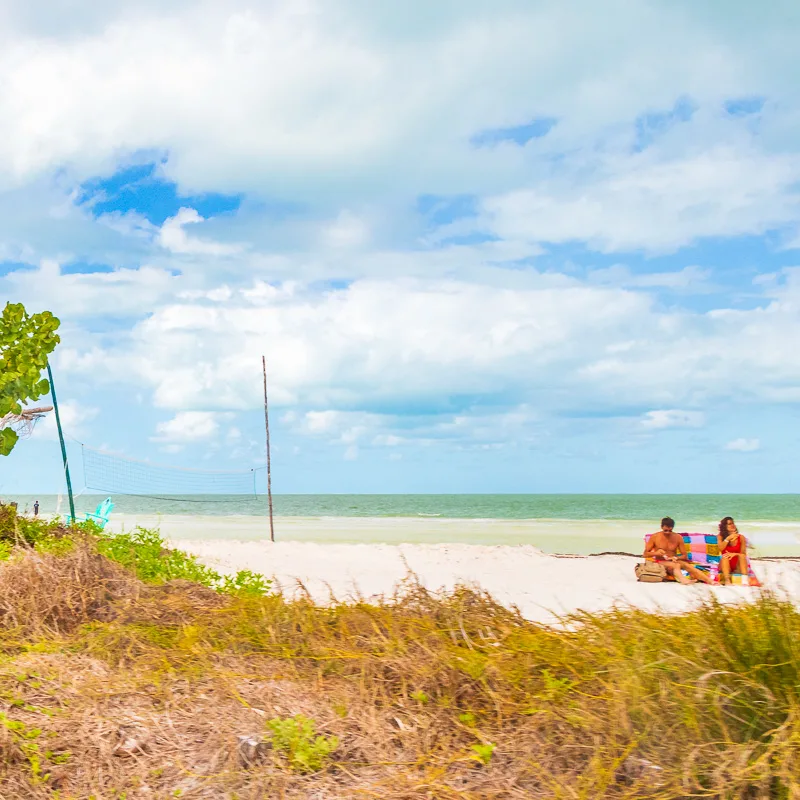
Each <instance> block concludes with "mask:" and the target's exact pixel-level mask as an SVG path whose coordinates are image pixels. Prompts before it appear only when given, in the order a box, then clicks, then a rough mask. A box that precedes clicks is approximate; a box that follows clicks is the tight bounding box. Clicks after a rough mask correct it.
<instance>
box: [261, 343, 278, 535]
mask: <svg viewBox="0 0 800 800" xmlns="http://www.w3.org/2000/svg"><path fill="white" fill-rule="evenodd" d="M261 367H262V369H263V370H264V424H265V425H266V428H267V503H268V504H269V540H270V541H271V542H274V541H275V526H274V524H273V521H272V466H271V464H270V457H269V404H268V403H267V359H266V357H265V356H261Z"/></svg>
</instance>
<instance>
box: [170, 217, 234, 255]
mask: <svg viewBox="0 0 800 800" xmlns="http://www.w3.org/2000/svg"><path fill="white" fill-rule="evenodd" d="M199 222H203V217H201V216H200V215H199V214H198V213H197V211H195V209H193V208H182V209H180V210H179V211H178V213H177V214H176V215H175V216H174V217H170V218H169V219H167V220H166V221H165V222H164V224H163V225H162V226H161V230H160V231H159V234H158V242H159V244H160V245H161V246H162V247H165V248H166V249H167V250H169V251H170V252H172V253H176V254H178V255H202V256H233V255H236V254H237V253H240V252H241V251H242V249H243V248H242V247H241V245H230V244H222V243H220V242H212V241H208V240H206V239H197V238H194V237H191V236H189V235H188V234H187V233H186V231H185V230H184V228H185V226H186V225H196V224H197V223H199Z"/></svg>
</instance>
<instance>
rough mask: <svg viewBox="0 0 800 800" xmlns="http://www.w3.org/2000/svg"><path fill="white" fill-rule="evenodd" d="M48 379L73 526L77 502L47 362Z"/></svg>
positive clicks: (50, 372)
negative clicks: (74, 496) (73, 495)
mask: <svg viewBox="0 0 800 800" xmlns="http://www.w3.org/2000/svg"><path fill="white" fill-rule="evenodd" d="M47 379H48V380H49V381H50V395H51V396H52V398H53V408H54V409H55V412H56V426H57V427H58V440H59V441H60V442H61V458H62V459H63V460H64V474H65V475H66V476H67V494H69V513H70V515H71V519H72V524H73V525H74V524H75V500H74V499H73V497H72V481H71V480H70V477H69V462H68V461H67V447H66V445H65V444H64V431H62V430H61V416H60V415H59V413H58V400H57V399H56V386H55V384H54V383H53V370H51V369H50V362H49V361H48V362H47Z"/></svg>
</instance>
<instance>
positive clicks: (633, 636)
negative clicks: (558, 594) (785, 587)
mask: <svg viewBox="0 0 800 800" xmlns="http://www.w3.org/2000/svg"><path fill="white" fill-rule="evenodd" d="M37 525H38V526H39V527H36V526H37ZM30 526H32V527H30ZM110 539H111V537H106V536H105V535H104V534H102V533H101V532H99V531H98V530H96V529H93V528H91V527H90V526H85V527H83V528H80V529H78V530H77V531H67V530H65V529H63V528H60V527H59V526H58V525H57V524H55V525H52V526H49V527H48V526H47V525H44V524H39V523H30V522H28V521H25V522H23V523H21V522H20V521H19V520H14V519H12V518H11V517H10V516H8V515H7V516H5V517H4V516H2V514H0V542H4V543H5V544H4V547H5V549H4V550H3V552H2V555H3V556H4V558H5V560H4V563H3V564H2V565H0V698H2V706H0V709H2V710H0V749H1V750H2V762H0V796H2V797H26V798H45V797H59V798H88V797H95V798H98V799H99V798H126V799H127V798H134V797H184V798H222V797H226V798H242V799H243V798H260V797H263V798H267V797H269V798H276V797H282V798H320V800H321V799H322V798H359V797H364V798H389V799H390V800H400V799H401V798H409V800H410V799H411V798H476V800H477V798H520V799H521V798H564V799H565V800H566V799H567V798H570V800H572V799H573V798H574V799H575V800H577V799H578V798H585V799H586V800H591V799H592V798H630V799H632V798H644V797H659V798H686V797H708V798H787V799H789V798H792V799H793V798H798V797H800V788H798V776H800V700H799V698H798V694H800V652H799V651H800V614H798V612H797V610H796V609H795V608H794V607H793V606H792V605H791V604H790V603H788V602H784V601H783V600H781V599H780V598H778V597H775V596H772V595H769V594H764V595H762V597H761V598H760V599H759V600H758V601H757V602H754V603H752V604H743V605H733V606H722V605H719V604H715V603H714V602H713V601H712V602H710V603H709V604H707V605H706V606H705V607H703V608H702V609H700V610H698V611H694V612H692V613H688V614H684V615H681V616H669V615H660V614H653V613H647V612H644V611H636V610H616V611H611V612H606V613H602V614H576V615H573V616H571V617H567V618H564V619H562V620H561V623H560V624H559V625H557V626H544V625H540V624H536V623H532V622H529V621H526V620H525V619H523V618H522V617H521V616H520V615H519V614H517V613H516V612H514V611H513V610H509V609H506V608H504V607H502V606H501V605H499V604H497V603H496V602H494V600H493V599H492V598H491V597H489V596H487V595H485V594H482V593H481V592H479V591H476V590H474V589H470V588H466V587H462V588H459V589H456V590H455V591H453V592H450V593H448V594H444V595H437V594H432V593H430V592H428V591H426V590H425V589H423V588H422V587H421V586H420V585H418V584H417V583H416V582H415V581H414V579H413V576H409V578H408V580H407V582H406V583H405V584H404V585H403V586H401V587H400V588H399V589H398V591H397V592H396V593H395V594H394V595H393V596H391V597H386V598H385V599H384V600H383V601H380V602H348V603H343V602H337V601H336V600H335V599H334V598H332V599H331V602H330V603H329V604H327V605H325V606H321V605H318V604H315V603H313V602H312V601H311V599H310V598H309V597H303V596H302V595H301V596H300V597H299V598H295V599H290V598H287V597H285V596H283V595H281V594H279V593H275V592H273V591H271V590H270V587H269V586H268V585H267V584H266V583H264V582H263V581H262V582H260V583H259V582H257V581H256V582H255V583H254V581H255V578H254V577H252V576H249V575H243V576H239V584H238V585H237V584H236V581H235V579H228V581H229V582H228V583H225V582H224V581H222V580H221V579H219V576H216V574H215V573H213V571H209V572H204V571H203V570H202V569H199V571H198V570H197V568H199V567H200V566H201V565H198V564H197V563H196V562H195V561H194V560H193V559H192V558H191V557H190V556H184V555H183V554H177V555H176V554H170V552H169V551H167V549H166V548H165V547H164V546H163V542H160V540H159V538H158V535H157V534H154V533H153V532H134V533H133V534H130V535H129V536H128V538H127V539H117V540H113V541H111V540H110ZM159 564H164V565H166V566H164V567H163V569H162V568H160V567H159V566H158V565H159ZM193 570H194V571H193Z"/></svg>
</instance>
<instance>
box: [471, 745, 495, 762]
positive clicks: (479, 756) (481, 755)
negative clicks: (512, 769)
mask: <svg viewBox="0 0 800 800" xmlns="http://www.w3.org/2000/svg"><path fill="white" fill-rule="evenodd" d="M496 747H497V745H494V744H492V743H491V742H489V743H488V744H473V745H471V746H470V748H469V749H470V750H472V755H471V756H470V758H472V759H473V760H475V761H479V762H480V763H481V764H483V765H484V766H486V765H487V764H488V763H489V762H490V761H491V760H492V756H493V755H494V751H495V749H496Z"/></svg>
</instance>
